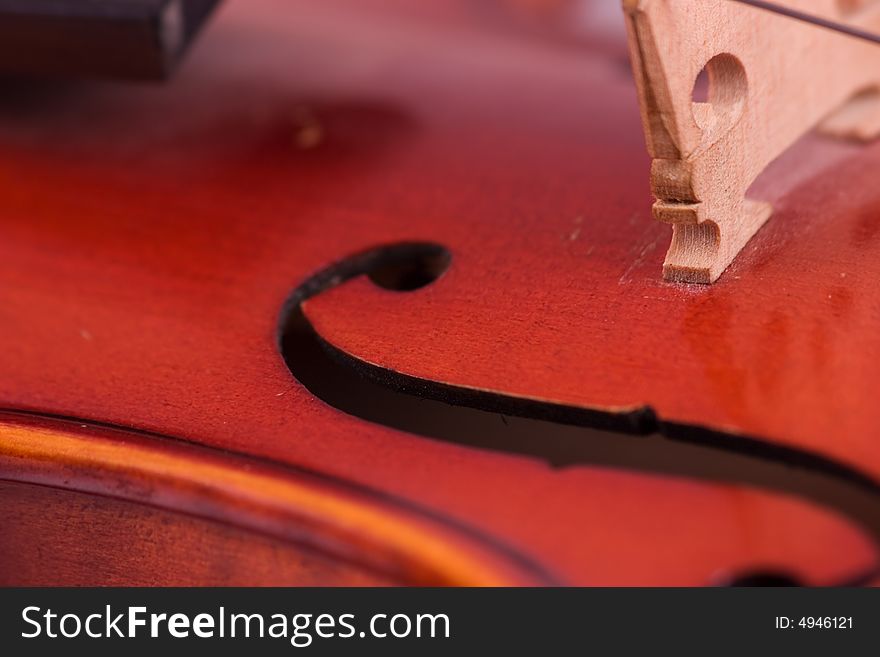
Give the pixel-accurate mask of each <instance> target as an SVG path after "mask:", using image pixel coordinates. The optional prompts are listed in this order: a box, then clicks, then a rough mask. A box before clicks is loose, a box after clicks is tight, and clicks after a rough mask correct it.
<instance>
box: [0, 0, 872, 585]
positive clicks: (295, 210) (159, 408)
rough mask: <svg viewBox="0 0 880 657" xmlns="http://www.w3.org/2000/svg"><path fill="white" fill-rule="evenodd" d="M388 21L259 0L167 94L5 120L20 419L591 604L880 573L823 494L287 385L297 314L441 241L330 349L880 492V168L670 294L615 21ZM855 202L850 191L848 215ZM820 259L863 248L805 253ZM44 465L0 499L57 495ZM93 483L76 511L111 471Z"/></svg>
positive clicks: (364, 291) (812, 190) (84, 99)
mask: <svg viewBox="0 0 880 657" xmlns="http://www.w3.org/2000/svg"><path fill="white" fill-rule="evenodd" d="M426 4H427V3H426ZM441 4H442V3H441ZM382 6H383V3H378V2H377V3H376V4H373V3H367V2H363V1H362V0H358V1H357V2H355V1H353V0H352V1H348V0H336V1H334V2H326V3H325V2H322V3H314V2H306V1H305V0H303V1H302V2H299V1H296V2H294V1H293V0H248V1H247V2H237V3H236V2H233V3H230V4H229V5H228V7H227V10H225V11H224V12H223V13H221V15H220V16H218V21H217V24H216V25H215V28H214V29H213V30H212V31H210V32H209V33H207V34H206V35H205V40H204V42H203V43H202V44H201V47H200V48H199V49H198V50H197V51H196V52H194V53H193V58H192V59H191V61H190V63H189V66H187V67H186V69H185V70H184V71H182V75H181V76H180V77H179V78H177V79H176V80H174V81H173V82H172V83H171V84H170V85H168V86H167V87H162V88H131V87H118V86H110V85H105V84H99V83H79V84H75V85H64V86H60V85H52V84H43V85H21V86H20V87H19V88H16V90H15V91H16V93H14V94H8V95H7V96H6V97H5V98H4V99H3V100H2V101H0V170H2V173H3V175H2V177H0V198H2V215H3V239H2V240H0V338H2V341H3V344H4V345H5V348H4V349H3V350H2V352H0V371H2V372H3V376H2V377H0V406H2V407H5V408H8V409H17V410H23V411H33V412H36V413H43V414H54V415H60V416H70V417H80V418H87V419H89V420H94V421H97V422H103V423H108V424H112V425H117V426H122V427H130V428H134V429H137V430H139V431H147V432H157V433H160V434H163V435H166V436H173V437H175V438H177V439H179V440H180V441H184V442H187V443H193V444H198V445H201V446H202V447H204V448H210V449H212V450H223V451H226V452H232V453H236V454H246V455H249V457H252V458H255V459H260V460H266V461H271V462H273V463H275V464H277V466H278V467H283V468H287V467H296V468H300V469H306V470H309V471H315V472H320V473H322V476H325V477H330V478H333V479H334V480H342V481H347V482H350V484H351V485H355V486H363V487H368V488H369V489H370V490H372V491H376V492H378V493H381V494H382V495H384V496H390V497H392V498H394V499H406V500H410V501H411V503H412V504H414V505H417V506H418V507H419V508H422V509H427V510H430V511H431V513H433V514H436V515H440V516H442V517H444V518H447V519H449V520H451V521H454V522H455V523H456V524H458V525H463V526H468V527H471V528H476V529H478V530H479V532H480V534H482V535H485V536H488V537H491V538H492V540H493V542H494V543H496V544H500V545H503V546H506V548H507V549H508V550H510V551H512V552H515V553H518V554H522V555H524V556H525V557H527V558H528V559H530V560H532V561H535V562H538V563H539V564H540V565H541V566H543V567H544V568H546V569H548V570H551V571H552V573H553V575H554V576H555V577H556V579H557V580H559V581H563V582H565V583H577V584H642V585H649V584H677V585H703V584H709V583H714V582H717V581H719V578H721V577H723V576H725V575H729V574H730V573H735V572H739V571H742V570H746V569H751V568H755V567H761V568H767V567H769V568H778V569H783V570H787V571H791V572H794V573H796V574H797V576H798V577H799V578H801V579H802V580H803V581H805V582H807V583H816V584H822V583H829V582H834V581H839V580H840V579H843V578H846V577H849V576H851V575H852V574H853V573H854V572H861V571H863V570H865V569H866V568H870V567H871V566H872V565H873V564H874V562H875V560H876V553H875V549H874V546H873V545H872V544H871V542H870V541H869V540H868V539H867V538H866V536H865V535H864V534H863V533H862V532H861V531H859V529H858V528H856V527H854V526H853V525H852V524H851V523H850V522H849V521H847V520H846V519H845V518H842V517H840V516H838V515H837V514H834V513H831V512H829V511H827V510H824V509H820V508H817V507H815V506H813V505H811V504H807V503H804V502H802V501H798V500H794V499H791V498H787V497H785V496H779V495H772V494H768V493H762V492H759V491H755V490H750V489H748V488H746V487H742V486H721V485H715V484H707V483H699V482H694V481H687V480H680V479H672V478H665V477H658V476H646V475H639V474H635V473H629V472H623V471H615V470H610V469H603V468H599V467H578V468H571V469H568V470H564V471H557V470H553V469H551V468H550V467H548V466H546V465H544V464H542V463H539V462H536V461H535V460H532V459H528V458H522V457H515V456H507V455H499V454H494V453H489V452H485V451H481V450H475V449H470V448H464V447H456V446H452V445H448V444H443V443H439V442H434V441H429V440H423V439H419V438H416V437H414V436H411V435H407V434H405V433H402V432H397V431H393V430H390V429H388V428H385V427H382V426H378V425H373V424H369V423H365V422H363V421H360V420H358V419H356V418H353V417H350V416H346V415H344V414H342V413H340V412H339V411H337V410H335V409H332V408H330V407H328V406H327V405H325V404H323V403H322V402H320V401H319V400H317V399H316V398H314V397H313V396H312V395H311V394H310V393H309V392H308V391H307V390H306V389H305V388H304V387H303V386H302V385H300V384H299V383H298V382H297V381H296V380H294V379H293V378H292V377H291V375H290V374H289V372H288V370H287V368H286V367H285V365H284V363H283V361H282V359H281V357H280V354H279V353H278V345H277V326H278V319H279V314H280V312H281V308H282V305H283V304H284V301H285V299H286V298H287V297H288V295H289V294H290V292H291V290H292V289H293V288H294V287H295V286H297V285H298V284H299V283H301V282H302V281H304V280H306V279H307V278H308V277H309V276H310V275H311V274H312V273H314V272H315V271H317V270H319V269H322V268H324V267H326V266H327V265H328V264H330V263H333V262H334V261H336V260H338V259H340V258H343V257H346V256H347V255H350V254H352V253H356V252H359V251H362V250H364V249H365V248H370V247H373V246H376V245H380V244H385V243H394V242H399V241H406V240H418V239H424V240H430V241H436V242H439V243H441V244H444V245H446V246H448V247H449V248H450V249H451V250H452V253H453V263H452V267H451V268H450V270H449V272H448V273H447V274H446V276H444V277H443V278H442V279H441V280H440V281H438V282H437V283H436V284H435V285H433V286H431V287H428V288H425V289H424V290H421V291H418V292H414V293H412V294H410V295H401V294H399V293H395V292H390V291H387V290H379V289H377V288H375V287H374V286H372V284H370V283H367V282H352V283H351V284H348V285H346V286H344V287H342V288H339V289H337V290H334V291H333V292H332V293H329V294H327V295H326V296H324V295H322V296H321V297H319V298H316V299H314V300H313V301H311V302H310V303H309V306H308V312H309V314H310V317H311V318H312V319H313V320H314V322H315V324H316V326H318V327H319V328H320V330H321V332H322V335H324V336H325V337H327V338H328V339H330V340H332V341H333V343H334V344H336V345H339V346H340V347H341V348H343V349H345V350H346V351H348V352H349V353H351V354H353V355H354V356H355V357H358V358H362V359H365V360H370V361H371V362H375V363H379V364H381V365H383V366H387V367H389V368H392V369H397V370H399V371H403V372H412V373H414V374H417V375H420V376H422V375H424V376H426V378H431V379H434V380H437V381H448V382H453V383H456V384H461V385H472V386H476V387H481V386H482V387H484V388H486V389H496V390H502V391H506V392H509V393H511V394H519V395H526V396H531V397H534V398H539V399H555V400H566V401H570V402H571V403H574V404H580V405H590V406H598V407H602V408H609V407H617V408H623V407H630V406H637V405H641V404H645V403H649V404H651V405H652V406H654V407H655V408H656V409H657V411H658V412H660V413H662V414H664V416H666V417H672V418H677V419H680V420H682V421H693V422H699V423H701V424H704V425H707V426H711V427H716V428H722V429H733V430H735V431H740V430H745V429H748V430H752V429H758V431H755V432H754V433H756V434H757V435H760V436H764V437H766V438H767V439H768V440H777V441H780V442H787V443H788V444H794V445H796V446H799V447H804V448H811V449H814V450H815V451H819V452H822V453H826V454H831V455H833V456H836V457H839V458H840V459H841V460H846V461H848V462H854V463H856V464H857V465H859V466H864V469H866V470H868V471H869V472H870V473H871V474H872V475H873V474H876V472H875V471H874V469H873V465H872V458H873V455H874V453H875V451H876V450H875V449H873V448H874V445H873V441H872V440H871V437H870V436H871V434H870V430H871V428H872V427H873V420H874V418H873V416H872V415H871V413H873V412H874V411H873V409H872V408H871V406H870V404H867V405H866V404H865V399H866V398H867V397H868V396H869V393H870V390H871V388H870V386H871V385H872V384H873V381H874V377H873V374H872V370H871V368H870V366H869V365H868V363H870V362H871V356H872V354H874V352H876V350H877V345H876V343H875V342H872V340H873V332H872V327H873V326H875V325H876V324H875V323H874V320H875V319H876V311H877V303H876V301H877V299H876V295H875V293H874V292H873V291H872V290H873V287H872V281H873V277H872V274H873V273H875V272H876V267H877V265H876V263H877V262H878V259H877V258H876V253H874V246H875V245H876V243H875V241H874V240H872V239H871V235H872V229H871V222H870V221H869V219H870V212H871V208H872V207H875V206H874V205H872V204H874V203H877V202H878V198H877V196H876V192H875V190H874V188H873V186H871V185H868V184H865V183H867V181H868V180H869V179H870V176H869V174H868V173H867V172H866V171H865V167H866V165H867V164H868V163H870V162H872V158H873V160H878V159H880V158H878V156H877V154H876V152H875V151H873V150H871V149H860V148H857V147H855V146H841V145H839V144H836V143H835V144H830V143H827V142H824V141H817V140H810V141H808V142H806V143H805V144H802V145H801V146H799V149H800V150H799V151H798V155H797V158H796V159H795V164H796V165H797V164H800V165H802V166H801V167H798V166H792V167H791V168H786V169H784V170H782V171H781V172H780V173H778V174H776V175H777V177H776V178H774V179H771V183H772V184H771V188H772V190H773V192H774V194H778V195H779V197H778V203H777V205H776V207H777V220H776V221H774V222H773V230H772V231H769V232H768V231H762V233H761V235H759V237H758V238H756V240H755V241H754V242H753V244H752V245H750V247H749V249H751V251H748V252H747V253H746V254H745V255H746V257H744V258H741V259H740V261H739V262H738V263H736V264H735V265H734V268H735V269H734V270H733V271H732V272H731V275H730V276H728V277H725V279H724V280H723V281H722V282H720V283H719V284H718V285H716V286H714V287H713V288H712V289H711V290H702V289H700V290H695V289H691V288H686V287H681V286H671V285H666V284H663V283H662V282H661V281H659V280H658V276H657V275H656V274H657V271H658V266H659V263H660V262H661V261H662V251H661V249H662V242H663V240H664V239H665V237H666V233H665V230H664V229H665V227H664V226H660V225H656V224H655V222H653V220H652V219H651V216H650V195H649V193H648V189H647V180H646V176H645V171H646V170H647V167H648V164H649V162H648V158H647V157H646V154H645V149H644V144H643V142H642V136H641V131H640V127H639V114H638V104H637V98H636V95H635V91H634V88H633V84H632V79H631V75H630V73H629V71H628V70H627V69H626V67H625V65H624V64H625V57H626V46H625V40H624V37H623V33H622V19H620V17H619V16H618V19H620V20H619V22H617V23H615V24H614V25H615V26H616V27H617V28H619V30H618V31H616V32H615V31H609V33H608V37H607V40H606V42H605V44H606V45H604V46H603V47H602V49H600V50H589V49H587V50H583V49H579V48H572V47H571V46H570V44H569V43H568V42H567V41H566V43H565V44H559V43H557V42H555V41H553V40H552V39H548V40H530V41H522V40H520V39H518V38H514V37H513V36H512V35H510V34H508V33H507V32H505V31H504V30H501V29H499V30H497V31H492V32H489V33H487V32H486V31H485V30H483V29H482V27H481V26H480V25H479V23H474V22H471V21H469V20H468V19H467V18H466V17H464V18H462V19H461V20H460V21H454V20H452V19H451V18H450V19H449V20H448V21H431V22H425V21H423V20H421V19H419V18H418V17H417V16H415V15H410V14H407V13H406V12H402V13H400V14H394V15H391V16H387V17H386V18H383V19H381V20H380V19H379V18H378V16H379V15H380V14H379V13H378V9H380V8H381V7H382ZM438 6H440V5H439V4H438ZM596 6H599V5H596ZM602 6H604V3H603V5H602ZM443 7H444V8H443V9H442V10H440V9H438V10H437V11H441V12H442V11H447V9H446V5H443ZM305 9H308V11H306V10H305ZM412 11H413V14H415V13H418V12H416V11H415V10H412ZM419 11H427V10H426V9H420V10H419ZM610 29H611V28H609V30H610ZM451 39H452V41H454V43H455V45H456V47H455V48H450V47H449V44H450V40H451ZM599 90H601V93H599ZM157 116H160V117H163V120H162V121H157V120H156V117H157ZM835 162H836V163H837V167H836V169H829V170H826V167H829V166H830V164H831V163H835ZM805 168H806V169H809V170H810V171H808V172H807V173H806V174H805V173H804V171H805ZM859 172H861V173H859ZM810 173H812V175H815V176H817V178H816V182H814V183H812V184H810V185H807V186H805V187H800V188H799V187H798V184H799V183H802V182H803V181H804V180H809V176H810ZM820 174H821V175H820ZM805 176H806V177H805ZM843 182H846V183H847V184H848V185H850V184H851V185H852V188H853V189H852V193H849V194H847V195H846V196H838V195H835V194H830V193H828V190H829V189H836V188H837V187H838V186H839V185H841V184H842V183H843ZM860 182H861V183H862V184H859V183H860ZM639 190H644V193H642V192H641V191H639ZM786 190H789V191H790V190H794V191H793V192H791V193H788V192H786ZM829 217H830V218H832V219H833V221H830V220H827V219H828V218H829ZM860 217H861V221H860ZM826 220H827V221H826ZM768 228H770V227H769V226H768ZM852 231H861V232H859V235H861V236H862V239H858V240H854V239H853V240H851V239H849V237H850V235H851V234H852ZM795 234H797V237H798V239H797V240H795V239H794V236H795ZM762 240H763V241H762ZM829 242H830V247H829ZM790 245H795V246H792V247H791V248H789V246H790ZM817 245H821V246H822V249H823V253H826V254H827V253H828V248H831V249H832V250H833V252H834V253H836V254H838V255H837V256H835V257H834V258H829V257H827V255H826V257H825V258H815V257H813V258H802V257H799V256H804V255H805V254H806V255H810V254H812V255H815V250H816V248H817ZM783 247H786V248H783ZM775 251H781V252H782V253H783V254H784V256H783V257H778V258H776V257H773V258H771V257H769V256H770V255H772V254H774V253H775ZM804 262H806V263H808V265H807V266H804V264H803V263H804ZM841 263H846V269H842V270H840V271H845V272H847V273H848V276H847V278H845V279H844V278H842V277H840V271H838V272H836V273H837V278H834V279H833V281H834V285H833V286H832V285H831V283H829V282H828V281H829V279H828V276H827V274H828V271H829V270H830V269H831V268H832V267H835V266H836V265H839V264H841ZM853 263H857V264H859V265H860V268H858V269H856V268H855V267H853V268H852V269H850V268H849V267H850V265H853ZM741 268H750V270H751V271H750V273H751V274H752V275H751V276H748V277H743V278H742V282H741V283H740V282H739V279H737V278H736V276H738V275H739V274H740V273H741V272H740V271H737V270H738V269H741ZM795 273H796V275H795ZM817 280H823V281H825V282H824V284H822V285H819V284H817V283H816V281H817ZM838 281H839V283H838ZM737 285H739V286H740V287H739V288H737V289H733V288H735V287H736V286H737ZM828 294H832V297H833V298H832V299H828V298H827V295H828ZM793 296H798V297H799V298H800V303H799V304H798V305H797V308H799V310H798V314H797V315H794V314H793V313H795V305H794V304H792V303H791V298H792V297H793ZM834 313H837V314H838V315H840V316H843V317H844V318H845V319H846V320H847V321H846V322H845V323H846V325H847V326H848V329H849V330H848V331H847V332H846V334H842V333H840V332H839V331H838V329H839V327H840V326H841V325H842V324H843V323H844V322H842V321H840V320H839V319H836V320H835V321H832V318H833V316H834ZM685 328H686V329H687V330H684V329H685ZM802 344H806V345H807V348H806V349H803V348H802V346H801V345H802ZM673 364H674V365H675V366H674V367H673ZM817 373H818V374H819V375H820V376H813V375H816V374H817ZM823 386H827V388H826V387H823ZM682 390H688V391H690V393H689V394H687V395H683V394H681V391H682ZM759 392H760V393H761V394H758V393H759ZM829 393H830V394H829ZM500 421H501V420H499V422H500ZM744 428H745V429H744ZM829 428H831V429H832V430H833V435H834V436H835V440H834V441H828V440H827V436H828V435H829V434H828V429H829ZM87 438H88V436H87ZM538 438H540V437H538ZM19 445H20V446H21V448H22V449H24V448H25V447H27V446H28V442H27V441H24V442H21V443H19ZM86 454H88V452H86ZM60 462H61V463H63V462H64V459H60ZM34 463H35V462H34V461H33V460H32V459H24V460H23V459H18V461H17V465H15V466H14V467H13V469H12V470H7V471H6V474H5V475H4V476H5V477H7V478H11V479H14V478H19V479H22V480H27V481H31V480H30V479H27V478H26V473H27V472H30V471H31V470H30V468H31V467H33V465H34ZM136 465H137V461H132V462H131V463H130V467H132V468H134V467H135V466H136ZM75 475H76V476H74V477H72V478H71V480H70V484H69V485H70V487H71V488H74V489H77V490H79V489H81V488H83V487H84V485H85V484H84V482H86V483H87V482H88V481H89V478H88V477H85V476H84V475H83V473H82V471H79V470H78V471H77V472H76V473H75ZM38 483H46V482H42V481H41V482H38ZM53 485H58V484H57V483H55V484H53ZM86 492H89V493H91V494H94V493H96V492H100V493H101V494H105V495H106V494H108V493H107V491H94V490H91V489H86ZM379 538H381V537H379ZM377 540H378V539H377ZM645 545H650V546H652V549H651V550H649V551H646V550H645V549H644V546H645Z"/></svg>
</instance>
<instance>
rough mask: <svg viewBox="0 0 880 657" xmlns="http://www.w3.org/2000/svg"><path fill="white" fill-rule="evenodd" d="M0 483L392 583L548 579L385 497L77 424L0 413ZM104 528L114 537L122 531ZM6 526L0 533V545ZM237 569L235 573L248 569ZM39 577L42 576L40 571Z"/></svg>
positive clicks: (484, 542) (494, 547) (468, 533)
mask: <svg viewBox="0 0 880 657" xmlns="http://www.w3.org/2000/svg"><path fill="white" fill-rule="evenodd" d="M0 480H5V481H9V482H19V483H27V484H38V485H40V486H49V487H53V488H58V489H64V490H70V491H74V492H77V493H89V494H92V495H99V496H107V497H110V498H113V499H117V500H125V501H128V502H134V503H136V504H138V505H147V506H149V507H156V508H159V509H166V510H168V511H173V512H174V513H177V514H186V515H191V516H195V517H197V518H202V519H206V520H211V521H215V522H219V523H222V524H225V525H232V526H234V527H237V528H239V529H241V530H245V531H247V532H251V533H254V534H257V535H265V536H270V537H274V538H276V539H280V540H281V541H283V542H285V543H290V544H293V545H297V544H299V545H304V546H307V548H308V549H309V550H312V551H317V552H319V553H321V554H323V555H324V556H325V557H326V558H327V559H330V560H339V561H341V562H342V563H354V564H360V565H361V567H363V568H366V569H367V570H368V571H372V572H375V573H378V574H380V575H381V576H382V577H385V578H387V580H388V581H391V582H397V583H398V584H410V585H422V586H436V585H459V586H505V585H506V586H510V585H527V584H528V585H539V584H541V585H548V584H554V583H558V582H557V581H556V580H555V579H554V578H553V577H552V576H551V575H550V574H549V573H548V572H546V571H544V570H542V569H541V568H540V567H538V566H537V565H535V564H533V563H530V562H529V561H528V560H527V559H525V558H524V557H520V556H517V555H516V554H515V553H514V552H513V551H512V550H509V549H507V548H503V547H501V546H500V545H498V544H495V543H493V542H492V541H491V540H490V539H487V538H485V537H481V536H480V535H479V533H478V532H476V531H474V530H469V529H466V528H464V527H462V526H457V525H456V524H455V523H451V522H449V521H444V520H442V519H440V518H438V517H437V516H436V515H433V514H431V513H426V512H419V510H417V509H415V508H414V507H413V506H412V505H409V504H406V503H403V504H400V503H396V502H395V500H393V499H390V498H388V497H387V496H382V495H376V494H371V493H370V492H368V491H366V490H363V489H357V488H354V487H351V486H347V485H345V484H343V483H342V482H335V483H334V482H331V481H329V480H327V479H322V478H320V477H317V476H315V475H310V474H307V473H301V472H300V473H298V472H296V471H293V470H290V469H281V468H278V467H277V466H272V465H269V464H265V463H260V462H259V461H255V460H253V459H248V458H245V457H241V456H236V455H232V454H228V453H223V452H218V451H214V450H206V449H204V448H199V447H195V446H192V445H182V444H180V443H179V442H177V441H169V440H168V439H165V438H161V437H158V436H148V435H143V434H136V433H132V432H130V431H121V430H111V429H108V428H103V427H98V426H94V425H90V424H82V423H79V422H78V421H62V420H51V419H47V418H41V417H34V416H22V415H17V414H10V413H8V412H3V413H0ZM79 522H85V523H88V519H87V518H85V517H83V518H80V519H79ZM19 531H26V528H24V529H22V528H19ZM114 531H115V532H118V533H119V534H120V540H124V539H122V534H123V533H124V528H119V529H116V530H114ZM13 533H14V530H13V531H12V532H10V533H8V534H7V536H6V538H4V539H0V545H3V544H4V543H6V542H7V541H10V540H11V539H12V536H11V534H13ZM112 558H113V557H112V556H110V557H109V559H110V560H111V561H112ZM159 567H162V566H161V564H159ZM237 567H239V568H241V569H242V570H243V571H246V570H247V568H248V564H246V563H245V564H239V565H238V566H237ZM110 570H112V568H110ZM46 575H47V577H49V580H47V582H48V583H51V581H52V580H51V573H46ZM160 576H161V575H160ZM10 577H14V573H12V572H8V571H4V579H5V580H6V581H9V578H10ZM13 581H14V580H13ZM47 582H44V583H47ZM29 583H31V584H32V583H33V582H29Z"/></svg>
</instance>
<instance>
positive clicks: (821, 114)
mask: <svg viewBox="0 0 880 657" xmlns="http://www.w3.org/2000/svg"><path fill="white" fill-rule="evenodd" d="M786 6H787V7H791V8H794V9H802V10H804V11H808V12H810V13H811V14H813V15H816V16H820V17H824V18H828V19H833V20H838V21H843V22H846V23H847V24H850V25H857V26H859V27H862V28H865V29H877V28H880V0H858V1H857V2H853V1H852V0H849V1H847V0H786ZM623 8H624V12H625V15H626V19H627V21H626V22H627V31H628V38H629V46H630V57H631V60H632V65H633V72H634V75H635V79H636V85H637V87H638V94H639V103H640V108H641V115H642V124H643V127H644V131H645V136H646V140H647V145H648V151H649V153H650V155H651V157H652V158H653V163H652V167H651V187H652V191H653V194H654V197H655V199H656V202H655V204H654V209H653V212H654V216H655V218H656V219H658V220H659V221H663V222H665V223H669V224H671V225H672V231H673V237H672V244H671V246H670V248H669V251H668V253H667V255H666V261H665V263H664V265H663V276H664V278H665V279H666V280H670V281H678V282H688V283H712V282H714V281H715V280H716V279H717V278H718V277H719V276H720V275H721V274H722V273H723V272H724V270H725V269H726V268H727V266H728V265H729V264H730V263H731V262H732V261H733V259H734V258H735V257H736V255H737V254H738V253H739V252H740V251H741V250H742V248H743V247H744V246H745V245H746V243H747V242H748V241H749V240H750V239H751V238H752V236H753V235H754V234H755V233H756V232H757V231H758V230H759V229H760V228H761V226H762V225H763V224H764V223H765V222H766V221H767V219H768V218H769V217H770V216H771V214H772V208H771V207H770V205H769V204H767V203H764V202H761V201H759V200H752V199H747V198H746V192H747V190H748V189H749V187H750V186H751V184H752V183H753V182H754V180H755V178H757V177H758V175H759V174H760V173H761V172H762V171H763V170H764V169H765V168H766V167H767V165H768V164H770V163H771V162H772V161H773V160H774V159H776V158H777V157H778V156H779V155H781V154H782V153H783V152H784V151H785V150H786V149H787V148H789V147H790V146H791V145H792V144H793V143H794V142H795V141H796V140H797V139H798V138H800V137H801V136H802V135H804V134H805V133H807V132H808V131H810V130H812V129H814V128H815V127H817V126H820V124H821V128H822V129H823V130H824V131H825V132H827V133H829V134H833V135H836V136H840V137H845V138H849V139H862V140H867V139H873V138H874V137H876V136H878V134H880V47H877V45H875V44H871V43H866V42H863V41H859V40H856V39H853V38H850V37H846V36H842V35H840V34H837V33H835V32H832V31H830V30H826V29H821V28H818V27H816V26H812V25H808V24H804V23H801V22H798V21H794V20H791V19H788V18H786V17H783V16H778V15H774V14H772V13H768V12H763V11H756V10H754V9H750V8H748V7H743V6H742V5H739V4H737V3H733V2H730V1H729V0H701V1H700V2H681V1H679V0H623ZM702 81H707V82H708V89H707V90H706V93H705V96H703V95H702V90H701V86H700V85H701V82H702Z"/></svg>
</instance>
